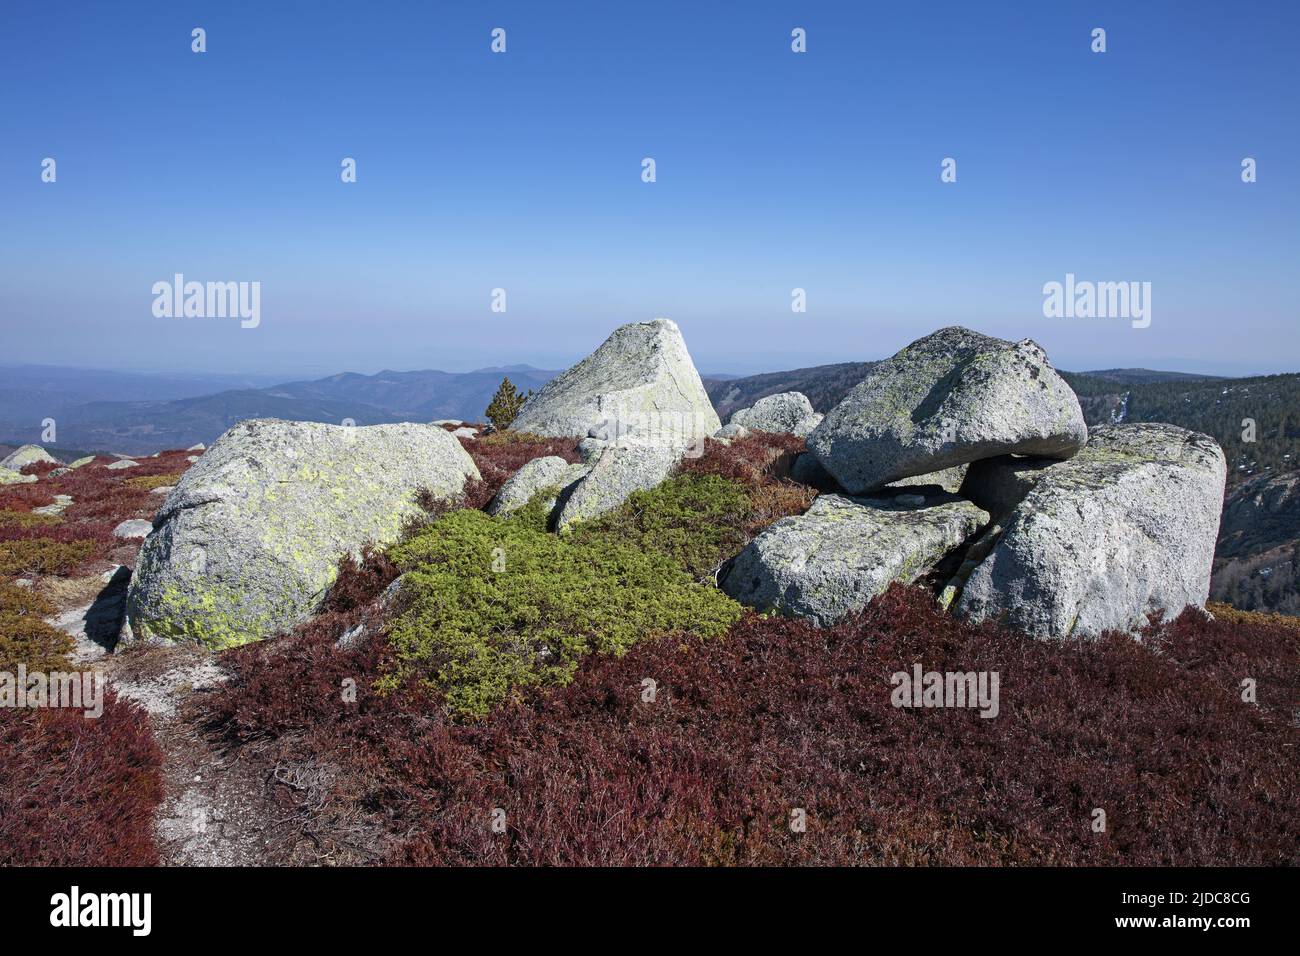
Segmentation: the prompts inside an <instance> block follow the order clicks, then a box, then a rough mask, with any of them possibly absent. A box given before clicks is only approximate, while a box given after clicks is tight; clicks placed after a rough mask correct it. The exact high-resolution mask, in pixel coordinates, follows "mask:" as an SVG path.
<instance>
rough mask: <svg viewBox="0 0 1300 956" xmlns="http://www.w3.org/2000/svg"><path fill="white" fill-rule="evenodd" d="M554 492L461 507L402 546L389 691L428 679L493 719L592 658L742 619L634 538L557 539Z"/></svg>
mask: <svg viewBox="0 0 1300 956" xmlns="http://www.w3.org/2000/svg"><path fill="white" fill-rule="evenodd" d="M547 494H548V493H547V492H542V493H540V494H538V495H537V496H536V497H535V498H534V499H533V503H532V504H530V505H529V506H528V507H526V508H524V509H521V510H520V511H519V512H518V513H517V514H516V515H514V516H513V517H511V518H508V519H497V518H492V517H489V516H488V515H486V514H483V513H482V512H479V511H473V510H468V509H466V510H461V511H454V512H452V513H450V514H447V515H444V516H442V517H439V518H437V519H436V520H434V521H433V522H431V523H430V524H429V525H427V526H426V527H425V528H423V529H421V530H420V531H418V532H417V533H416V534H415V535H414V536H413V537H411V538H410V539H409V540H408V541H406V542H404V543H403V544H401V545H398V546H397V547H395V548H393V549H392V550H391V551H390V557H391V558H392V560H393V562H394V563H395V564H396V565H397V567H398V568H399V569H401V570H402V571H404V572H405V573H406V576H405V578H404V579H403V591H402V601H403V607H404V610H403V611H402V613H401V614H400V615H399V616H398V617H397V618H396V620H395V621H394V622H393V625H392V628H391V630H390V632H389V644H390V647H391V649H392V651H393V653H394V656H395V660H394V663H393V665H392V666H391V667H390V668H389V670H388V672H387V673H386V674H385V675H384V677H383V678H382V679H381V681H380V687H381V689H386V690H392V689H394V688H396V687H398V686H399V685H401V684H402V683H403V682H404V681H405V680H407V679H408V678H409V677H411V676H418V677H419V678H420V679H421V681H422V682H423V683H425V684H428V685H431V686H432V687H435V688H437V689H439V690H441V691H442V692H443V693H444V694H445V695H446V702H447V705H448V707H449V708H450V709H451V711H452V712H454V713H457V714H460V715H464V716H481V715H483V714H485V713H487V711H488V710H489V709H490V708H491V707H492V706H493V705H494V704H496V703H498V702H500V701H502V700H505V699H507V698H509V697H511V696H512V695H513V694H515V693H516V692H517V691H519V690H522V689H524V688H527V687H531V686H537V685H546V684H557V685H558V684H566V683H568V682H569V680H570V679H571V678H572V676H573V673H574V670H575V669H576V667H577V665H578V662H579V661H580V660H581V659H582V658H583V657H584V656H585V655H587V654H593V653H595V654H613V655H620V654H622V653H623V652H625V651H626V650H627V649H628V648H630V647H631V646H632V645H634V644H635V643H637V642H638V641H641V640H644V639H646V638H650V637H655V636H659V635H664V634H669V633H674V632H692V633H695V634H698V635H700V636H702V637H716V636H719V635H721V634H723V633H724V632H725V631H726V630H727V628H728V627H729V626H730V625H731V624H732V623H734V622H735V621H736V620H738V619H739V617H740V607H739V605H737V604H736V603H735V602H733V601H732V600H731V599H730V598H728V597H726V596H725V595H724V594H722V593H721V592H719V591H717V590H715V589H713V588H710V587H706V586H703V585H700V584H697V583H696V582H695V581H694V580H693V579H692V576H691V575H690V573H688V572H687V571H686V570H685V569H684V568H683V566H682V564H681V563H680V561H679V560H678V559H677V558H675V557H672V556H670V555H669V554H667V553H665V552H663V551H659V550H654V549H650V548H646V547H643V546H640V545H639V544H638V542H637V541H636V540H634V538H635V536H634V535H632V534H630V533H629V534H628V535H626V536H625V539H623V540H620V539H619V537H618V536H600V535H596V534H584V535H580V536H574V537H572V538H561V537H559V536H557V535H554V534H548V533H547V532H546V531H545V515H544V513H543V511H542V503H543V502H544V501H546V500H547Z"/></svg>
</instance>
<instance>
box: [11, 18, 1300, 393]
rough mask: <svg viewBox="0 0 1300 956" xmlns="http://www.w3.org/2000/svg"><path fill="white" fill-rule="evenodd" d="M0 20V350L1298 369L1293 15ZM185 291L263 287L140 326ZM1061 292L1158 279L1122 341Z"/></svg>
mask: <svg viewBox="0 0 1300 956" xmlns="http://www.w3.org/2000/svg"><path fill="white" fill-rule="evenodd" d="M0 16H2V17H3V21H4V22H3V25H2V26H3V28H2V29H0V90H2V91H3V92H0V216H2V217H3V220H2V221H3V224H4V228H3V229H0V323H2V325H0V364H6V363H10V362H36V363H44V364H62V365H79V366H95V367H110V368H126V369H178V370H211V371H248V372H266V371H271V372H283V373H285V374H286V376H291V375H298V374H313V373H320V374H327V373H330V372H335V371H340V370H343V369H350V370H356V371H375V370H378V369H380V368H385V367H388V368H425V367H436V368H445V369H451V370H464V369H470V368H475V367H478V366H484V365H497V364H506V363H513V362H528V363H531V364H534V365H538V366H543V367H557V366H563V365H566V364H568V363H569V362H571V361H573V360H574V359H576V358H578V357H580V356H581V355H583V354H585V353H586V352H589V351H590V350H591V349H592V348H594V347H595V346H596V345H597V344H599V342H600V341H601V340H602V339H603V338H604V337H605V335H606V334H607V333H608V331H609V330H610V329H612V328H613V327H614V326H616V325H618V324H621V323H623V322H630V321H638V320H645V319H650V318H654V317H657V316H667V317H670V318H673V319H675V320H676V321H677V322H678V324H679V325H680V326H681V327H682V330H683V332H684V333H685V335H686V338H687V342H688V345H689V346H690V348H691V351H692V354H693V355H694V356H695V359H696V363H697V365H698V366H699V367H700V368H701V369H703V370H706V371H734V372H745V371H760V370H768V369H778V368H789V367H793V366H796V365H811V364H818V363H822V362H832V361H847V360H855V359H868V358H879V357H883V356H886V355H888V354H891V353H892V352H894V351H895V350H896V349H898V348H899V347H901V346H902V345H904V344H906V343H907V342H908V341H911V340H912V339H914V338H917V337H919V336H921V335H923V334H925V333H927V332H929V331H932V330H933V329H935V328H938V327H940V326H942V325H950V324H960V325H967V326H970V327H972V328H976V329H979V330H981V331H984V332H987V333H989V334H994V335H999V336H1002V337H1006V338H1023V337H1031V338H1034V339H1036V340H1037V341H1039V342H1040V343H1042V344H1043V345H1044V346H1045V347H1046V348H1047V350H1048V353H1049V355H1050V356H1051V357H1052V359H1053V361H1054V362H1055V364H1057V365H1058V366H1061V367H1064V368H1075V369H1082V368H1098V367H1111V366H1138V365H1143V366H1152V367H1158V368H1178V369H1188V370H1202V371H1217V372H1225V373H1229V374H1235V373H1242V374H1245V373H1257V372H1273V371H1297V370H1300V308H1298V307H1297V302H1298V296H1297V290H1296V276H1297V275H1298V274H1300V132H1298V131H1297V118H1298V117H1300V108H1298V107H1300V58H1297V57H1296V56H1295V54H1294V42H1295V36H1296V34H1297V28H1298V27H1300V5H1298V4H1293V3H1281V2H1278V3H1267V4H1266V3H1252V2H1232V3H1229V2H1223V3H1194V2H1178V3H1172V2H1171V3H1154V2H1143V3H1068V2H1052V3H1041V2H1031V0H1026V2H1018V3H1010V2H1007V3H935V2H929V3H915V4H910V3H909V4H865V3H861V2H856V3H831V2H822V0H819V2H816V3H753V2H747V3H740V2H736V3H698V2H697V3H682V4H677V3H670V2H660V0H657V2H654V3H649V4H631V3H628V4H624V3H609V2H591V3H584V2H576V3H573V2H570V3H563V4H555V3H546V2H540V0H533V2H528V3H469V2H465V3H427V2H422V3H414V2H413V3H386V2H362V3H333V2H318V0H312V2H299V3H275V4H272V3H251V2H231V0H223V2H220V3H217V2H211V3H191V2H177V0H168V2H157V3H150V2H123V3H120V4H119V3H113V4H105V3H91V2H83V3H59V2H45V3H36V2H29V0H6V3H5V4H4V6H3V11H2V13H0ZM196 26H201V27H203V28H205V29H206V31H207V44H208V50H207V52H206V53H203V54H195V53H193V52H191V49H190V44H191V38H190V31H191V29H192V28H194V27H196ZM494 27H503V28H504V29H505V30H506V31H507V52H506V53H505V54H502V55H494V54H493V53H491V51H490V49H489V44H490V40H491V37H490V31H491V30H492V29H493V28H494ZM794 27H803V28H805V29H806V30H807V36H808V52H807V53H805V54H795V53H792V52H791V49H790V31H791V29H792V28H794ZM1094 27H1104V28H1105V29H1106V31H1107V47H1108V49H1107V52H1106V53H1104V54H1094V53H1092V52H1091V50H1090V42H1091V40H1090V32H1091V30H1092V29H1093V28H1094ZM647 156H649V157H653V158H654V159H655V161H656V164H657V182H655V183H652V184H647V183H643V182H642V181H641V160H642V159H643V157H647ZM1246 156H1250V157H1254V158H1255V159H1256V160H1257V162H1258V176H1259V181H1258V182H1256V183H1253V184H1249V185H1248V184H1244V183H1242V182H1241V178H1240V164H1241V160H1242V158H1243V157H1246ZM45 157H53V158H55V159H56V161H57V164H58V165H57V174H58V179H57V182H55V183H52V184H51V183H43V182H41V177H40V173H41V161H42V159H43V158H45ZM343 157H354V158H355V159H356V161H357V169H358V181H357V182H356V183H355V184H344V183H342V182H341V181H340V175H339V173H340V162H341V160H342V159H343ZM945 157H953V158H955V159H956V160H957V171H958V176H957V182H956V183H942V182H940V178H939V172H940V162H941V160H942V159H943V158H945ZM177 272H181V273H184V274H185V276H186V278H187V279H194V280H200V281H206V280H213V281H239V280H245V281H259V282H260V283H261V286H262V302H261V312H262V314H261V324H260V325H259V326H258V327H257V328H256V329H241V328H240V327H239V323H238V321H236V320H223V319H194V318H190V319H183V318H182V319H178V318H170V319H168V318H156V317H155V316H154V315H153V312H152V308H151V306H152V303H153V296H152V293H151V291H150V290H151V287H152V285H153V283H155V282H157V281H160V280H169V279H170V278H171V276H172V275H173V274H174V273H177ZM1067 272H1072V273H1074V274H1076V275H1077V276H1078V277H1079V278H1080V279H1091V280H1095V281H1129V280H1132V281H1148V282H1151V284H1152V322H1151V325H1150V327H1149V328H1145V329H1134V328H1132V327H1131V325H1130V323H1128V322H1126V321H1124V320H1122V319H1049V318H1045V317H1044V316H1043V312H1042V302H1043V295H1042V286H1043V284H1044V283H1045V282H1049V281H1053V280H1056V281H1061V280H1063V279H1064V277H1065V274H1066V273H1067ZM497 287H501V288H505V289H506V291H507V297H508V298H507V301H508V310H507V312H506V313H504V314H501V313H494V312H492V311H491V310H490V307H489V306H490V302H491V298H490V297H491V290H492V289H493V288H497ZM795 287H801V288H804V289H806V291H807V302H808V310H807V312H806V313H802V314H796V313H792V312H791V309H790V294H791V289H793V288H795Z"/></svg>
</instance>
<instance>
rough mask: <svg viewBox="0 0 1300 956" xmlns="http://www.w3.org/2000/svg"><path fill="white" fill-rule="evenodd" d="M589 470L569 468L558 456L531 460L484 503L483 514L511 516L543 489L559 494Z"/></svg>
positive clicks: (577, 467)
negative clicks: (486, 504) (486, 503)
mask: <svg viewBox="0 0 1300 956" xmlns="http://www.w3.org/2000/svg"><path fill="white" fill-rule="evenodd" d="M589 471H591V466H590V465H586V464H577V465H571V464H569V462H567V461H565V460H564V459H563V458H561V457H560V456H559V455H547V456H545V457H542V458H534V459H533V460H532V461H529V462H525V463H524V465H523V466H522V467H521V468H520V469H519V470H518V471H516V472H515V473H514V474H513V475H511V476H510V477H509V478H507V479H506V483H505V484H504V485H502V486H501V490H500V491H498V492H497V493H496V496H495V497H494V498H493V499H492V500H491V501H490V502H489V503H488V506H487V512H488V514H493V515H509V514H513V513H514V512H516V511H518V510H519V509H520V508H522V507H523V506H524V505H526V504H528V502H529V501H531V500H532V499H533V496H534V495H536V494H537V493H538V492H539V491H542V490H543V489H545V488H555V489H558V491H559V492H560V494H563V493H564V492H565V491H566V490H567V489H569V488H570V487H571V486H572V485H573V483H574V482H576V481H579V480H581V479H582V478H583V477H585V476H586V474H587V473H588V472H589Z"/></svg>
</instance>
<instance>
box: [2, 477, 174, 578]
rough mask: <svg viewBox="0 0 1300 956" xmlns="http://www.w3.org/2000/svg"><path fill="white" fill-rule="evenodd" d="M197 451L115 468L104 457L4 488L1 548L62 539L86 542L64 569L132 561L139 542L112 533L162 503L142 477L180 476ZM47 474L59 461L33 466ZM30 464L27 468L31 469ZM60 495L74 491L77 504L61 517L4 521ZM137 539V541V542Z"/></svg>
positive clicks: (67, 571) (78, 570) (75, 570)
mask: <svg viewBox="0 0 1300 956" xmlns="http://www.w3.org/2000/svg"><path fill="white" fill-rule="evenodd" d="M191 454H192V452H188V451H167V452H163V453H162V454H160V455H159V456H158V457H156V458H153V457H149V458H139V459H135V460H136V461H137V462H138V464H137V466H136V467H134V468H124V469H115V470H110V469H108V468H106V467H104V466H105V465H108V464H111V463H112V461H113V459H111V458H108V457H106V456H100V457H98V458H96V459H95V460H94V461H93V462H89V463H87V464H85V465H83V466H81V467H80V468H76V469H73V470H72V471H69V472H66V473H65V474H62V475H59V476H57V477H54V478H50V477H42V478H41V480H40V481H38V482H35V483H33V484H23V485H5V486H2V487H0V548H3V546H4V543H5V542H10V541H49V542H55V543H59V544H72V543H74V542H86V543H87V546H86V547H85V548H83V549H82V550H83V551H84V552H85V553H84V556H80V557H78V558H77V560H76V562H75V563H73V564H70V565H67V566H60V567H59V568H57V569H54V570H57V571H58V573H61V574H77V573H86V572H87V571H89V570H90V569H91V568H93V567H95V566H96V565H100V564H103V563H104V562H105V561H111V560H120V561H123V562H129V561H130V559H131V558H132V557H133V556H134V553H135V546H136V545H135V544H132V543H129V542H123V541H121V540H120V539H117V538H114V537H113V529H114V528H116V527H117V526H118V525H119V524H120V523H121V522H123V521H126V520H127V519H129V518H146V519H148V518H152V517H153V516H154V514H155V513H156V512H157V510H158V508H159V507H160V506H161V505H162V502H163V498H162V496H160V495H155V494H151V493H150V491H149V489H148V488H147V487H142V486H143V485H145V484H147V482H141V481H140V480H139V479H145V478H152V477H156V476H161V475H175V476H176V477H177V478H179V477H180V475H181V474H183V473H184V472H185V471H186V470H187V469H188V468H189V466H190V462H189V460H188V458H189V456H190V455H191ZM29 468H41V472H40V473H41V474H42V475H45V476H48V474H49V472H50V471H52V470H53V469H54V466H51V465H49V463H48V462H46V463H43V464H42V465H35V466H29ZM28 470H29V469H24V471H25V472H26V471H28ZM55 495H69V496H70V497H71V498H72V504H71V505H69V506H68V508H67V509H66V510H64V511H63V512H62V514H60V515H58V516H57V518H54V519H51V520H46V521H31V520H30V519H29V521H28V522H22V521H17V520H5V517H6V515H7V514H8V515H14V514H20V515H21V514H28V515H30V513H31V511H32V509H34V508H40V507H43V506H45V505H50V504H53V503H54V502H55ZM137 544H138V542H137Z"/></svg>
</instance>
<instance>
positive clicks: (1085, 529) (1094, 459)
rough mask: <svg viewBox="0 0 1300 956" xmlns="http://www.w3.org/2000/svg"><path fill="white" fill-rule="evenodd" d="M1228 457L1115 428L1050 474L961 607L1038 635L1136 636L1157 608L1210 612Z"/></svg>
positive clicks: (1185, 440) (1151, 433)
mask: <svg viewBox="0 0 1300 956" xmlns="http://www.w3.org/2000/svg"><path fill="white" fill-rule="evenodd" d="M1225 475H1226V465H1225V463H1224V458H1223V451H1222V449H1220V448H1219V446H1218V444H1217V443H1216V442H1215V441H1214V439H1212V438H1210V437H1209V436H1207V435H1201V434H1198V433H1196V432H1190V431H1186V430H1184V429H1181V428H1175V427H1174V426H1172V425H1155V424H1139V425H1107V426H1101V427H1098V428H1096V429H1094V431H1093V434H1092V438H1091V440H1090V441H1089V442H1088V446H1087V447H1086V448H1085V449H1084V450H1083V451H1081V452H1080V453H1079V454H1078V455H1077V456H1076V457H1074V458H1072V459H1071V460H1070V461H1067V462H1062V463H1060V464H1056V465H1052V466H1051V467H1050V468H1046V469H1044V470H1042V471H1041V472H1040V473H1039V475H1038V481H1037V483H1036V484H1035V485H1034V487H1033V488H1032V489H1031V490H1030V491H1029V493H1028V494H1027V495H1026V496H1025V499H1024V500H1023V501H1022V502H1021V503H1020V504H1019V506H1017V507H1016V508H1015V510H1014V511H1012V512H1011V515H1010V517H1009V518H1008V519H1007V521H1006V522H1005V526H1006V530H1005V531H1004V532H1003V534H1002V537H1001V538H1000V539H999V540H998V542H997V544H996V545H995V546H994V548H993V549H992V552H991V553H990V554H989V556H988V557H987V558H985V559H984V560H983V561H982V562H981V563H980V565H979V566H978V567H977V568H975V570H974V571H972V572H971V574H970V577H969V578H968V579H967V581H966V585H965V588H964V590H963V591H962V595H961V598H960V600H959V601H958V603H957V609H958V612H959V613H961V614H964V615H966V616H968V617H969V618H971V619H972V620H976V621H980V620H984V619H986V618H993V619H1000V620H1002V621H1004V622H1005V623H1007V624H1009V625H1010V626H1012V627H1014V628H1017V629H1018V630H1021V631H1024V632H1025V633H1027V634H1029V635H1031V636H1033V637H1045V638H1066V637H1092V636H1095V635H1098V634H1100V633H1102V632H1103V631H1106V630H1112V629H1113V630H1120V631H1131V630H1133V629H1136V628H1139V627H1141V626H1142V625H1144V624H1145V623H1146V616H1147V614H1148V613H1149V612H1153V611H1163V612H1165V614H1166V616H1168V617H1173V616H1176V615H1177V614H1178V613H1179V612H1181V611H1182V610H1183V608H1184V607H1186V606H1187V605H1189V604H1191V605H1195V606H1198V607H1199V606H1202V605H1203V604H1204V603H1205V599H1206V596H1207V595H1208V593H1209V585H1210V567H1211V563H1212V561H1213V558H1214V543H1215V538H1216V536H1217V533H1218V528H1219V509H1220V507H1221V506H1222V503H1223V486H1224V478H1225Z"/></svg>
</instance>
